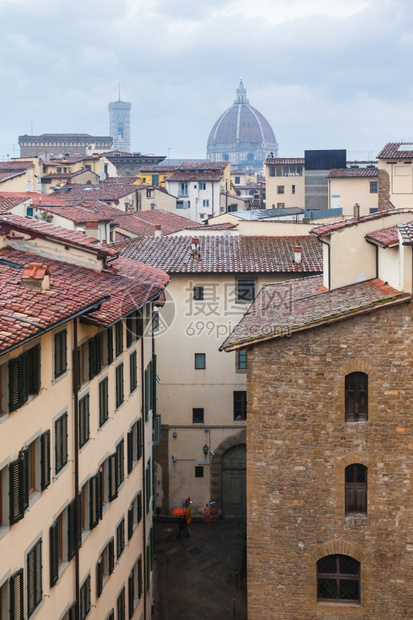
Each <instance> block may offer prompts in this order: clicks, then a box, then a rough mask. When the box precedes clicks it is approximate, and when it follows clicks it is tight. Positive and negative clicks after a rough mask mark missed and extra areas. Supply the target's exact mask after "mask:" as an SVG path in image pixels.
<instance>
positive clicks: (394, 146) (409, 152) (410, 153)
mask: <svg viewBox="0 0 413 620" xmlns="http://www.w3.org/2000/svg"><path fill="white" fill-rule="evenodd" d="M409 147H411V148H409ZM377 158H378V159H413V142H389V143H388V144H386V146H385V147H384V148H383V149H382V150H381V151H380V153H379V154H378V155H377Z"/></svg>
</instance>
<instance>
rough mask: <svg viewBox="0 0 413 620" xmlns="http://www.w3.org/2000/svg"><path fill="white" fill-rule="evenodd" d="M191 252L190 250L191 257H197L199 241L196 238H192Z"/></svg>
mask: <svg viewBox="0 0 413 620" xmlns="http://www.w3.org/2000/svg"><path fill="white" fill-rule="evenodd" d="M191 250H192V256H199V239H198V237H192V241H191Z"/></svg>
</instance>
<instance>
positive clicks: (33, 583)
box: [27, 539, 43, 618]
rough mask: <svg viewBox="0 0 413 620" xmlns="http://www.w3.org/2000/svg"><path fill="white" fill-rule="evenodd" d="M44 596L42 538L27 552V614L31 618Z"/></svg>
mask: <svg viewBox="0 0 413 620" xmlns="http://www.w3.org/2000/svg"><path fill="white" fill-rule="evenodd" d="M42 597H43V585H42V539H40V540H39V541H38V542H37V543H36V544H35V545H34V546H33V547H32V549H31V550H30V551H29V553H28V554H27V616H28V617H29V618H30V616H31V615H32V613H33V612H34V610H35V609H36V607H38V606H39V605H40V603H41V601H42Z"/></svg>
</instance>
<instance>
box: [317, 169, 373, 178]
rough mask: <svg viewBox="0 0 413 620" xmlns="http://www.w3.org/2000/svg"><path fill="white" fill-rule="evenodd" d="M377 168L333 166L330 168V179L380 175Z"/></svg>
mask: <svg viewBox="0 0 413 620" xmlns="http://www.w3.org/2000/svg"><path fill="white" fill-rule="evenodd" d="M378 176H379V171H378V169H377V168H333V169H332V170H330V173H329V175H328V177H327V178H328V179H348V178H352V179H357V178H361V177H363V178H364V177H369V178H371V177H378Z"/></svg>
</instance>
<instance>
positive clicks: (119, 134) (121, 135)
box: [118, 123, 123, 140]
mask: <svg viewBox="0 0 413 620" xmlns="http://www.w3.org/2000/svg"><path fill="white" fill-rule="evenodd" d="M118 138H119V139H120V140H122V139H123V125H122V123H119V125H118Z"/></svg>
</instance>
